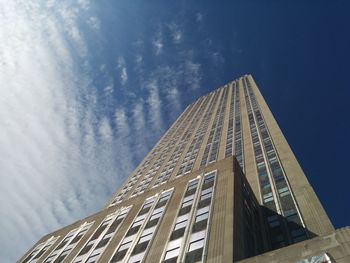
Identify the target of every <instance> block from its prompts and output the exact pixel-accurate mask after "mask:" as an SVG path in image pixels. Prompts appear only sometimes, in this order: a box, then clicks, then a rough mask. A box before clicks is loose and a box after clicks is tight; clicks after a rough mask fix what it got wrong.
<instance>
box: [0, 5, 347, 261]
mask: <svg viewBox="0 0 350 263" xmlns="http://www.w3.org/2000/svg"><path fill="white" fill-rule="evenodd" d="M349 7H350V6H349V3H348V1H340V0H334V1H321V0H319V1H312V0H311V1H272V0H271V1H258V0H256V1H253V0H248V1H220V3H217V2H215V3H214V2H213V1H184V0H183V1H160V0H151V1H139V0H135V1H126V0H125V1H124V0H122V1H111V0H109V1H107V0H101V1H89V0H79V1H55V0H51V1H34V0H33V1H30V0H26V1H20V0H17V1H0V10H1V11H0V21H1V24H2V25H1V27H0V43H1V44H0V45H1V46H0V47H1V48H0V64H1V66H0V90H1V96H0V127H1V130H0V202H1V203H0V205H1V209H0V213H1V215H0V218H1V219H0V228H1V229H2V231H1V232H2V233H1V237H0V247H1V249H0V258H1V262H14V261H15V260H16V259H18V258H19V257H20V256H21V255H22V254H23V253H24V252H25V251H26V250H27V249H29V247H31V246H32V245H33V244H34V243H35V242H36V241H37V240H38V239H39V238H40V237H41V236H43V235H44V234H47V233H48V232H50V231H53V230H55V229H58V228H60V227H62V226H64V225H66V224H69V223H71V222H73V221H74V220H77V219H79V218H81V217H83V216H86V215H88V214H90V213H93V212H96V211H97V210H98V209H99V208H101V207H102V206H103V204H104V203H105V202H106V201H107V199H108V198H109V196H110V195H111V194H112V193H113V192H114V191H115V190H116V189H117V188H118V186H120V184H121V183H122V182H123V180H124V179H125V178H126V177H127V176H128V174H129V173H130V172H131V171H132V170H133V168H134V167H135V166H136V165H137V164H138V162H139V161H140V160H142V158H143V156H144V155H145V154H146V153H147V152H148V151H149V150H150V149H151V147H152V146H153V145H154V144H155V142H156V141H157V140H158V139H159V137H160V136H161V135H162V134H163V133H164V132H165V130H166V129H167V128H168V127H169V126H170V125H171V123H172V122H173V121H174V120H175V119H176V117H177V116H178V115H179V114H180V113H181V112H182V111H183V110H184V108H185V107H186V106H187V105H188V104H189V103H191V102H192V101H193V100H195V99H196V98H197V97H198V96H200V95H204V94H206V93H208V92H209V91H211V90H213V89H215V88H217V87H219V86H221V85H223V84H225V83H227V82H228V81H231V80H233V79H235V78H236V77H239V76H240V75H243V74H246V73H251V74H252V75H253V76H254V78H255V80H256V82H257V84H258V85H259V86H260V89H261V91H262V93H263V95H264V96H265V98H266V100H267V102H268V104H269V105H270V108H271V110H272V112H273V113H274V115H275V117H276V119H277V121H278V123H279V124H280V126H281V129H282V130H283V132H284V134H285V135H286V137H287V140H288V141H289V143H290V145H291V147H292V149H293V150H294V152H295V154H296V156H297V158H298V159H299V161H300V163H301V165H302V167H303V169H304V171H305V173H306V175H307V176H308V178H309V180H310V182H311V184H312V185H313V187H314V189H315V191H316V193H317V194H318V196H319V198H320V199H321V201H322V203H323V205H324V206H325V208H326V210H327V212H328V214H329V216H330V218H331V220H332V221H333V223H334V225H335V226H336V227H341V226H345V225H349V222H350V212H349V210H348V209H345V207H344V204H346V202H347V201H348V200H350V195H349V183H350V179H349V176H348V174H349V173H348V167H347V162H348V157H349V154H348V151H349V150H348V149H350V143H349V140H348V139H347V136H348V135H349V134H350V128H349V126H350V125H349V117H348V113H349V109H348V107H347V106H348V104H349V99H350V92H349V88H348V85H347V84H348V81H347V79H348V76H347V75H348V74H347V73H348V72H349V68H350V67H349V61H350V52H349V46H350V34H349V33H350V32H349V24H350V23H349V22H350V21H349V18H347V16H348V10H349Z"/></svg>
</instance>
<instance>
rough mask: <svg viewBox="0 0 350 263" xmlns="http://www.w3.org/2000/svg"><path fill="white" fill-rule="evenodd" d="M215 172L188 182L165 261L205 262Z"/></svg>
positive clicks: (167, 247)
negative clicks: (201, 179)
mask: <svg viewBox="0 0 350 263" xmlns="http://www.w3.org/2000/svg"><path fill="white" fill-rule="evenodd" d="M215 177H216V172H215V171H214V172H211V173H209V174H207V175H205V176H204V178H203V181H202V182H200V180H199V179H194V180H192V181H190V182H189V183H188V186H187V189H186V192H185V194H184V197H183V199H182V203H181V206H180V208H179V211H178V214H177V218H176V220H175V222H174V225H173V228H172V229H173V230H172V232H171V234H170V237H169V240H168V243H167V245H166V249H165V251H164V253H163V257H162V258H163V260H162V262H163V263H175V262H177V261H180V262H186V263H191V262H202V260H203V255H204V250H205V249H206V246H205V244H206V238H207V233H208V225H209V222H208V221H209V215H210V210H211V203H212V195H213V191H214V183H215Z"/></svg>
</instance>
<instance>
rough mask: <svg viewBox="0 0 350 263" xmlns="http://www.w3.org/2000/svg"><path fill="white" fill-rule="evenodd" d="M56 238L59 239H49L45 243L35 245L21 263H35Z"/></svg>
mask: <svg viewBox="0 0 350 263" xmlns="http://www.w3.org/2000/svg"><path fill="white" fill-rule="evenodd" d="M58 238H59V237H50V238H49V239H48V240H47V241H45V242H43V243H40V244H39V245H37V246H36V247H35V248H34V249H33V251H32V252H31V253H30V254H29V255H28V256H27V257H26V258H25V259H24V260H23V261H22V263H36V262H37V261H38V260H39V259H40V258H41V256H42V255H43V254H44V253H45V252H46V251H47V250H48V249H49V248H50V247H51V246H52V245H53V244H54V243H55V242H56V240H57V239H58Z"/></svg>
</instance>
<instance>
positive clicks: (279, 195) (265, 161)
mask: <svg viewBox="0 0 350 263" xmlns="http://www.w3.org/2000/svg"><path fill="white" fill-rule="evenodd" d="M244 91H245V97H246V101H247V110H248V120H249V124H250V130H251V136H252V142H253V149H254V154H255V161H256V166H257V171H258V176H259V182H260V187H261V194H262V199H263V203H264V205H265V206H266V207H268V208H269V209H271V210H272V211H275V212H276V211H277V210H276V208H277V207H279V209H280V210H278V211H279V213H281V214H282V215H283V216H285V218H287V222H286V223H281V222H280V221H285V220H284V219H283V218H282V217H277V219H276V218H275V215H274V214H273V213H272V215H271V214H269V215H268V217H267V223H268V226H269V230H270V233H273V234H272V235H271V237H272V238H271V241H272V247H273V248H278V247H281V246H285V245H286V244H288V243H289V242H292V243H294V242H298V241H300V240H301V239H302V238H303V239H306V238H307V234H306V232H305V230H304V228H303V227H302V222H301V218H300V216H299V215H297V210H296V204H295V202H294V199H293V197H292V195H291V192H290V189H289V186H288V184H287V181H286V178H285V175H284V172H283V170H282V167H281V164H280V162H279V160H278V156H277V153H276V151H275V149H274V146H273V144H272V140H271V137H270V135H269V132H268V130H267V126H266V124H265V121H264V119H263V117H262V114H261V111H260V108H259V106H258V103H257V101H256V98H255V95H254V93H253V91H252V88H251V85H250V83H249V79H244ZM273 189H275V195H274V193H273ZM275 198H276V200H275ZM287 211H293V212H292V214H293V216H292V218H293V219H292V220H291V221H289V219H290V218H289V219H288V216H287V213H286V212H287ZM288 213H290V212H288ZM285 226H286V227H285ZM276 229H277V230H276ZM300 232H302V233H303V234H302V235H301V234H300V235H296V234H295V233H300ZM301 236H303V237H301Z"/></svg>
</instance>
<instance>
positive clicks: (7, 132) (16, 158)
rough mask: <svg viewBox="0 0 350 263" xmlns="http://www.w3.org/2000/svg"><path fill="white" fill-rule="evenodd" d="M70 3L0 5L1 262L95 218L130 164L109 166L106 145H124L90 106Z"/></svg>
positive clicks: (83, 5)
mask: <svg viewBox="0 0 350 263" xmlns="http://www.w3.org/2000/svg"><path fill="white" fill-rule="evenodd" d="M79 4H80V5H76V6H74V5H68V4H67V3H66V2H64V1H62V2H61V1H57V2H54V1H51V2H47V3H45V4H38V3H37V2H36V1H23V2H16V1H10V2H6V3H5V2H2V3H0V9H1V10H2V11H1V13H0V18H1V21H2V24H1V27H0V42H1V51H0V65H1V67H0V92H1V97H0V125H1V129H0V192H1V212H0V213H1V220H0V228H1V229H2V235H1V238H0V247H1V248H2V249H1V251H0V258H1V262H5V263H7V262H15V261H16V260H18V258H19V257H20V256H21V255H23V254H24V252H25V251H26V250H27V249H29V247H31V246H32V245H33V244H34V243H35V242H36V241H37V240H38V239H39V238H40V237H41V236H43V235H44V234H47V233H48V232H50V231H53V230H55V229H57V228H59V227H61V226H63V225H65V224H69V223H71V222H73V221H74V220H77V219H78V218H81V217H83V216H86V215H87V214H88V213H92V212H95V211H96V210H97V209H98V208H100V207H101V206H102V204H103V203H104V202H105V200H106V199H107V198H108V197H109V194H110V192H111V191H113V190H114V189H113V188H114V187H113V185H115V186H117V185H118V181H119V183H120V181H121V180H117V178H118V176H123V175H125V174H126V172H128V171H130V170H131V167H132V166H133V161H132V160H133V159H132V156H130V155H127V156H123V155H119V156H118V159H117V160H116V158H115V156H116V154H117V153H116V151H117V150H116V149H117V147H114V146H116V145H117V146H118V145H121V144H122V143H123V147H125V148H124V149H126V150H129V151H130V149H129V148H128V147H130V145H127V144H125V142H122V141H121V140H120V139H119V137H118V136H119V135H118V134H115V133H114V132H113V121H114V119H113V120H112V119H111V118H110V116H108V115H107V116H104V115H101V113H100V112H99V111H98V110H97V109H96V107H97V106H98V103H97V100H98V98H97V93H98V92H100V91H97V90H96V89H95V88H94V86H93V85H92V83H93V81H92V79H91V76H90V72H88V71H87V70H88V69H89V66H88V63H89V60H90V59H91V58H90V57H89V56H90V51H89V48H88V46H89V45H88V44H87V42H86V39H87V38H86V35H85V32H83V31H82V30H81V28H80V24H79V22H78V19H79V14H80V13H81V12H85V11H84V10H87V9H89V5H88V1H79ZM90 17H91V16H90ZM95 22H96V21H95ZM97 29H98V28H96V30H97ZM81 65H83V66H81ZM105 67H106V66H101V70H102V71H104V70H105ZM121 72H122V80H123V81H124V82H126V80H127V72H126V69H125V71H123V70H122V71H121ZM112 89H113V87H112V86H111V85H109V84H108V85H107V86H105V89H104V91H103V92H106V93H110V92H112ZM117 120H118V121H117V123H119V124H118V125H119V126H120V125H121V123H122V120H123V118H121V117H118V118H117ZM118 125H117V126H118ZM124 130H127V129H126V128H125V127H124ZM101 141H102V143H101ZM107 142H108V143H107ZM108 146H109V147H108ZM118 163H121V164H123V165H121V166H120V169H119V170H118V172H117V174H116V172H115V167H117V166H118ZM96 174H98V175H99V176H96ZM9 237H11V238H10V239H9Z"/></svg>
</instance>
